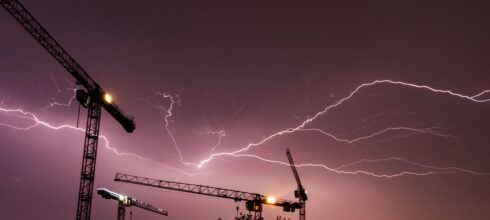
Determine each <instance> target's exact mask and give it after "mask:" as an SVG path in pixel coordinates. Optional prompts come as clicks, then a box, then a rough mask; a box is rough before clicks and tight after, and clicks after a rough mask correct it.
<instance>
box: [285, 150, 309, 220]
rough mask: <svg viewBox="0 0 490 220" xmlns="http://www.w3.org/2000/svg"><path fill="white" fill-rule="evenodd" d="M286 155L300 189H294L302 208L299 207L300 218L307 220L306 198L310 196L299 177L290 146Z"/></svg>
mask: <svg viewBox="0 0 490 220" xmlns="http://www.w3.org/2000/svg"><path fill="white" fill-rule="evenodd" d="M286 155H287V156H288V160H289V166H291V170H292V171H293V175H294V178H295V179H296V184H297V185H298V189H297V190H295V191H294V197H296V198H299V204H300V206H301V208H300V209H299V219H300V220H305V219H306V217H305V215H306V207H305V206H306V200H308V196H307V195H306V190H305V189H304V188H303V185H301V180H300V179H299V175H298V171H297V170H296V166H295V165H294V161H293V157H292V156H291V152H290V151H289V148H288V149H287V150H286Z"/></svg>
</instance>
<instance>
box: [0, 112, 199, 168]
mask: <svg viewBox="0 0 490 220" xmlns="http://www.w3.org/2000/svg"><path fill="white" fill-rule="evenodd" d="M0 112H1V113H3V114H6V115H9V116H13V117H16V118H20V119H26V120H29V121H31V122H32V124H31V125H28V126H25V127H20V126H15V125H12V124H9V123H4V122H0V126H5V127H9V128H12V129H16V130H22V131H26V130H30V129H32V128H35V127H38V126H43V127H46V128H49V129H52V130H60V129H71V130H75V131H79V132H85V129H82V128H77V127H75V126H72V125H68V124H64V125H59V126H54V125H51V124H49V123H48V122H45V121H43V120H40V119H39V117H38V116H36V114H34V113H31V112H27V111H24V110H22V109H8V108H2V107H0ZM99 138H101V139H102V140H104V143H105V144H104V145H103V146H104V147H105V148H106V149H107V150H109V151H111V152H113V153H114V154H116V155H117V156H130V157H133V158H136V159H138V160H144V161H149V162H151V163H154V164H157V165H159V166H163V167H165V168H168V169H171V170H174V171H177V172H179V173H182V174H185V175H188V176H194V175H197V174H196V173H189V172H185V171H182V170H179V169H177V168H174V167H171V166H169V165H167V164H164V163H161V162H157V161H154V160H150V159H148V158H145V157H142V156H139V155H137V154H133V153H124V152H120V151H118V150H117V149H116V148H114V147H112V146H110V142H109V139H108V138H107V137H106V136H105V135H100V136H99Z"/></svg>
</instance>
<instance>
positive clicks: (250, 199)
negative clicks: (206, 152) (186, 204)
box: [114, 173, 301, 219]
mask: <svg viewBox="0 0 490 220" xmlns="http://www.w3.org/2000/svg"><path fill="white" fill-rule="evenodd" d="M114 180H115V181H119V182H125V183H132V184H137V185H143V186H149V187H156V188H161V189H168V190H174V191H180V192H187V193H193V194H199V195H205V196H212V197H218V198H225V199H233V200H235V201H245V202H246V208H247V210H248V211H252V212H254V213H255V219H262V218H261V215H262V204H266V205H274V206H281V207H283V210H284V211H287V212H294V211H295V209H299V208H301V207H300V205H299V204H298V203H295V202H290V201H287V200H282V199H275V198H274V199H272V198H270V197H266V196H263V195H261V194H258V193H249V192H243V191H238V190H231V189H224V188H218V187H212V186H205V185H197V184H190V183H180V182H172V181H166V180H157V179H150V178H146V177H139V176H134V175H128V174H122V173H117V174H116V177H115V179H114Z"/></svg>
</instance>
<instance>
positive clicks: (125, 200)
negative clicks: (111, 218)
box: [97, 188, 168, 220]
mask: <svg viewBox="0 0 490 220" xmlns="http://www.w3.org/2000/svg"><path fill="white" fill-rule="evenodd" d="M97 194H99V195H100V196H102V198H104V199H113V200H116V201H118V206H117V220H124V216H125V213H126V207H129V206H136V207H139V208H142V209H145V210H148V211H150V212H154V213H157V214H160V215H164V216H168V213H167V211H164V210H163V209H160V208H157V207H155V206H153V205H151V204H149V203H147V202H143V201H141V200H137V199H135V198H132V197H128V196H125V195H121V194H118V193H115V192H112V191H110V190H108V189H105V188H98V189H97Z"/></svg>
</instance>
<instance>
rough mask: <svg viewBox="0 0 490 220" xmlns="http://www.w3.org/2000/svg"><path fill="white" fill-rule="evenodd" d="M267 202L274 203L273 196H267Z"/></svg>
mask: <svg viewBox="0 0 490 220" xmlns="http://www.w3.org/2000/svg"><path fill="white" fill-rule="evenodd" d="M267 203H269V204H275V203H276V198H274V197H270V196H269V197H267Z"/></svg>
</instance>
